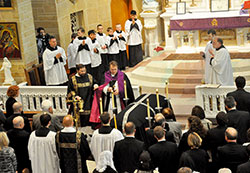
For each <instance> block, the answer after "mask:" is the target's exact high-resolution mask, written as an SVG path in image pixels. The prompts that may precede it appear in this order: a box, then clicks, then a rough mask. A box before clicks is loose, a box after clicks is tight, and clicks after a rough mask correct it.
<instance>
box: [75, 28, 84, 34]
mask: <svg viewBox="0 0 250 173" xmlns="http://www.w3.org/2000/svg"><path fill="white" fill-rule="evenodd" d="M77 31H81V32H83V33H84V32H85V30H84V28H83V27H79V28H78V29H77Z"/></svg>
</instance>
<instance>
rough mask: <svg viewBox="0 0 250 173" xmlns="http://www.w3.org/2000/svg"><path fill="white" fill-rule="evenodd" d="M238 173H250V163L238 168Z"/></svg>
mask: <svg viewBox="0 0 250 173" xmlns="http://www.w3.org/2000/svg"><path fill="white" fill-rule="evenodd" d="M237 173H250V161H247V162H246V163H243V164H241V165H239V166H238V168H237Z"/></svg>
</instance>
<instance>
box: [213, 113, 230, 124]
mask: <svg viewBox="0 0 250 173" xmlns="http://www.w3.org/2000/svg"><path fill="white" fill-rule="evenodd" d="M216 121H217V123H218V125H219V126H226V125H227V123H228V117H227V114H226V113H225V112H223V111H221V112H219V113H218V114H217V115H216Z"/></svg>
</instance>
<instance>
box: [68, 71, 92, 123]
mask: <svg viewBox="0 0 250 173" xmlns="http://www.w3.org/2000/svg"><path fill="white" fill-rule="evenodd" d="M94 84H95V80H94V79H93V77H92V76H91V75H90V74H88V73H86V74H85V75H84V76H78V75H77V74H76V75H74V76H72V78H71V79H70V80H69V82H68V98H71V95H72V92H75V95H76V96H80V97H81V98H82V100H83V101H84V105H83V110H84V112H83V113H81V116H80V120H81V126H86V125H88V120H89V115H90V110H91V106H92V100H93V86H94ZM72 111H73V105H72V104H71V106H70V112H72Z"/></svg>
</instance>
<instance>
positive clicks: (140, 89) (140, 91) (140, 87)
mask: <svg viewBox="0 0 250 173" xmlns="http://www.w3.org/2000/svg"><path fill="white" fill-rule="evenodd" d="M139 93H140V95H142V86H139Z"/></svg>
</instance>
